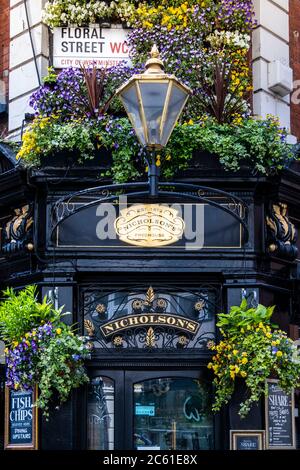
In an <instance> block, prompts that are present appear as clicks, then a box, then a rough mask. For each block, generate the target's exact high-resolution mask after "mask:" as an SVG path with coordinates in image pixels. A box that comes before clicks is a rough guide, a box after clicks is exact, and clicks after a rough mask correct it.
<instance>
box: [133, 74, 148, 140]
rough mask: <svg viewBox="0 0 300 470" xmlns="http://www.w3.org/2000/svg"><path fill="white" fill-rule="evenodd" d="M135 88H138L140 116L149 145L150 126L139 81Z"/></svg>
mask: <svg viewBox="0 0 300 470" xmlns="http://www.w3.org/2000/svg"><path fill="white" fill-rule="evenodd" d="M135 88H136V94H137V97H138V102H139V109H140V116H141V120H142V124H143V128H144V129H143V130H144V138H145V142H146V144H147V142H148V141H149V134H148V126H147V121H146V116H145V110H144V106H143V100H142V93H141V89H140V84H139V82H138V81H136V82H135ZM133 128H134V126H133ZM136 135H138V134H136ZM139 140H140V139H139Z"/></svg>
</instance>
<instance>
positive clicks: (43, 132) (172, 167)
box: [17, 116, 294, 183]
mask: <svg viewBox="0 0 300 470" xmlns="http://www.w3.org/2000/svg"><path fill="white" fill-rule="evenodd" d="M286 135H287V132H286V130H285V129H281V128H280V127H279V124H278V121H277V120H276V119H275V118H274V117H272V116H268V117H267V119H264V120H262V119H261V120H258V119H257V120H256V119H243V120H241V119H240V118H238V122H237V123H233V124H218V123H217V122H216V121H215V120H214V119H211V118H206V119H203V120H200V121H198V122H193V121H192V120H190V121H188V122H185V123H181V124H177V126H176V127H175V129H174V131H173V133H172V136H171V139H170V141H169V143H168V145H167V147H166V148H164V149H163V150H162V152H161V159H160V161H161V174H162V176H163V177H164V178H165V179H171V178H172V177H173V176H174V174H176V173H178V172H179V171H181V170H184V169H186V168H187V167H188V166H189V164H190V162H191V160H192V158H193V156H194V154H195V152H198V151H203V152H208V153H210V154H212V156H211V158H218V159H219V161H220V163H221V164H222V165H223V167H224V168H225V170H228V171H237V170H239V169H240V168H241V165H247V166H248V167H249V169H250V170H252V171H253V172H260V173H263V174H268V173H270V172H273V171H274V170H275V171H278V170H280V169H282V168H283V167H284V166H286V165H288V164H289V162H290V161H291V159H293V158H294V154H293V152H292V147H291V146H290V145H288V144H287V143H286ZM101 147H102V148H103V149H106V150H109V151H111V153H112V159H113V165H112V168H111V170H109V171H108V172H107V175H108V176H112V179H113V180H114V182H118V183H122V182H126V181H130V180H135V179H138V178H139V177H141V176H142V175H143V170H144V168H145V163H144V161H143V155H144V150H143V149H142V147H141V146H140V144H139V142H138V140H137V138H136V135H135V132H134V130H133V129H132V126H131V124H130V122H129V120H128V119H127V118H114V119H113V118H110V117H109V116H106V117H105V118H103V119H101V120H96V119H95V120H73V121H72V122H70V123H59V122H57V118H56V117H53V118H49V117H39V118H37V119H36V120H35V121H34V122H33V124H32V125H31V126H30V127H29V128H28V130H27V131H26V133H25V134H24V136H23V146H22V148H21V150H20V151H19V153H18V155H17V158H22V159H23V160H24V161H25V163H26V164H27V165H37V164H42V162H43V157H45V156H50V157H51V156H52V157H53V159H55V155H56V154H57V153H58V152H68V153H71V152H73V154H74V159H75V160H77V161H79V162H81V163H82V162H84V160H86V159H92V158H94V157H95V154H96V152H97V151H98V149H101ZM97 163H99V164H101V162H97Z"/></svg>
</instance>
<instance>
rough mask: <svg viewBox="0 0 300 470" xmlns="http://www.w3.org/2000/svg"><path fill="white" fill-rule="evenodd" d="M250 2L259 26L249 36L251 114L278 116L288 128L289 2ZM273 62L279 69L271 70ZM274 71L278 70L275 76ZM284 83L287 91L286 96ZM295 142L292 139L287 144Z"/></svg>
mask: <svg viewBox="0 0 300 470" xmlns="http://www.w3.org/2000/svg"><path fill="white" fill-rule="evenodd" d="M253 3H254V9H255V18H256V20H257V23H258V24H257V27H256V28H255V30H254V31H253V37H252V41H253V43H252V59H253V87H254V91H253V93H254V95H253V107H254V114H255V115H257V116H262V117H266V115H267V114H274V115H277V116H278V117H279V120H280V123H281V125H282V126H285V127H287V128H288V129H290V124H291V116H290V95H289V91H292V78H291V77H292V74H291V69H290V67H289V65H290V58H289V0H253ZM273 61H279V62H280V64H282V67H271V66H270V64H271V63H272V62H273ZM277 65H278V64H277ZM275 70H276V71H277V72H278V71H279V74H277V75H276V76H274V71H275ZM274 80H275V81H277V82H279V89H281V92H278V91H276V92H275V91H274V89H275V90H278V87H272V88H270V85H271V82H272V83H273V85H274V83H275V82H274ZM287 83H289V84H290V90H286V94H285V91H284V87H286V86H287ZM281 84H282V85H283V86H282V87H281V86H280V85H281ZM294 140H295V139H293V137H292V136H291V139H290V141H291V142H292V141H294Z"/></svg>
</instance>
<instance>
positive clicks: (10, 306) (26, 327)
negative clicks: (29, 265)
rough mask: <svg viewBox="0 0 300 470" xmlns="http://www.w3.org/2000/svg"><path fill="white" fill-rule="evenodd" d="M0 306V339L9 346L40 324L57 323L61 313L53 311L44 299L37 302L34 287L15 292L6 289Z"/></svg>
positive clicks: (49, 303)
mask: <svg viewBox="0 0 300 470" xmlns="http://www.w3.org/2000/svg"><path fill="white" fill-rule="evenodd" d="M2 295H3V302H1V304H0V337H1V338H2V340H3V341H4V342H5V343H6V344H8V345H10V344H11V343H12V342H14V341H17V342H19V341H20V340H21V338H22V337H23V336H24V335H25V333H26V332H28V331H30V330H31V329H32V328H34V327H35V326H37V325H39V324H40V323H41V322H44V323H45V322H47V321H57V320H58V319H59V318H60V314H61V311H60V310H55V309H53V306H52V304H51V302H49V301H48V300H47V298H46V297H44V299H43V301H42V302H41V303H40V302H37V289H36V286H27V287H25V289H23V290H21V291H19V292H15V291H14V290H13V289H12V288H7V289H6V290H5V291H4V292H3V293H2Z"/></svg>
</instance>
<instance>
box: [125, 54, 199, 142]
mask: <svg viewBox="0 0 300 470" xmlns="http://www.w3.org/2000/svg"><path fill="white" fill-rule="evenodd" d="M190 93H191V90H190V88H188V87H187V86H186V85H183V84H182V83H180V81H179V80H177V78H176V77H175V75H169V74H166V73H165V72H164V70H163V62H162V61H161V59H160V57H159V51H158V49H157V47H156V46H155V45H154V46H153V47H152V50H151V59H149V60H148V61H147V62H146V70H145V72H144V73H142V74H139V75H133V76H132V77H131V78H130V79H129V80H128V82H126V83H125V84H124V85H122V86H121V87H120V88H119V89H118V90H117V92H116V94H117V95H119V97H120V98H121V100H122V102H123V105H124V107H125V110H126V112H127V114H128V117H129V119H130V121H131V124H132V126H133V128H134V130H135V132H136V135H137V137H138V139H139V141H140V143H141V144H142V146H144V147H147V148H148V149H157V150H159V149H161V148H162V147H164V146H165V145H167V143H168V140H169V138H170V135H171V134H172V131H173V129H174V126H175V124H176V122H177V120H178V118H179V116H180V114H181V112H182V110H183V108H184V105H185V103H186V102H187V99H188V97H189V94H190Z"/></svg>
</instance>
